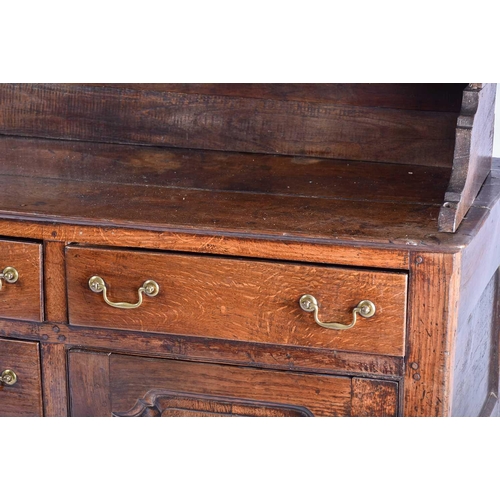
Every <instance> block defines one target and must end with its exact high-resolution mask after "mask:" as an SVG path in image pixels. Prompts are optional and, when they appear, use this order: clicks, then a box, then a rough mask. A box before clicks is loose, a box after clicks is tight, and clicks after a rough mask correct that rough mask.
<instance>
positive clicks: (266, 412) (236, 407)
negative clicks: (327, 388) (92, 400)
mask: <svg viewBox="0 0 500 500" xmlns="http://www.w3.org/2000/svg"><path fill="white" fill-rule="evenodd" d="M313 416H314V415H313V414H312V413H311V412H310V411H309V410H307V409H306V408H304V407H300V406H292V405H287V404H276V403H266V402H260V401H252V400H248V399H237V398H230V397H216V396H205V395H202V394H193V393H181V392H174V391H165V390H161V389H159V390H157V389H153V390H151V391H149V392H148V393H146V394H145V396H144V398H141V399H138V400H137V403H136V404H135V406H134V407H133V408H131V409H130V410H129V411H127V412H122V413H120V412H113V417H313Z"/></svg>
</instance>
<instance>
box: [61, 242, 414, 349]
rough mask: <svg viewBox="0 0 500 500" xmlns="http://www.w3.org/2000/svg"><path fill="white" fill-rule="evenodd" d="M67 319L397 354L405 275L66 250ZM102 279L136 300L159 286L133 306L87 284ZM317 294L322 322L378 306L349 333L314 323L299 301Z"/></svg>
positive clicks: (115, 293) (127, 299) (347, 319)
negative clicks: (142, 290)
mask: <svg viewBox="0 0 500 500" xmlns="http://www.w3.org/2000/svg"><path fill="white" fill-rule="evenodd" d="M66 256H67V274H68V301H69V317H70V323H71V324H72V325H82V326H96V327H103V328H120V329H124V330H139V331H150V332H160V333H172V334H180V335H192V336H200V337H211V338H222V339H228V340H242V341H247V342H260V343H269V344H285V345H298V346H305V347H314V348H329V349H341V350H346V351H355V352H367V353H377V354H386V355H395V356H398V355H399V356H402V355H403V353H404V332H405V322H406V316H405V315H406V279H407V278H406V275H405V274H402V273H401V274H400V273H383V272H374V271H361V270H357V269H342V268H334V267H327V266H323V267H322V266H308V265H297V264H291V263H290V264H282V263H272V262H258V261H245V260H240V259H229V258H212V257H206V256H203V257H200V256H194V255H190V256H186V255H177V254H161V253H152V252H132V251H118V250H116V251H115V250H104V249H94V248H82V247H68V248H67V251H66ZM95 275H98V276H100V277H101V278H102V279H103V280H104V281H105V283H106V284H107V287H108V298H109V300H111V301H114V302H117V301H120V302H129V303H135V302H137V300H138V292H137V290H138V288H139V287H140V286H141V285H142V284H143V282H144V281H146V280H148V279H154V280H155V281H157V283H158V284H159V286H160V292H159V293H158V295H157V296H156V297H146V298H145V299H144V301H143V304H142V305H141V306H140V307H138V308H136V309H127V310H124V309H118V308H114V307H110V306H109V305H107V304H105V302H104V299H103V295H102V294H97V293H94V292H92V291H91V290H90V289H89V285H88V281H89V278H90V277H91V276H95ZM304 294H312V295H314V296H315V298H316V299H317V300H318V304H319V308H320V315H319V317H320V319H322V320H323V321H326V322H338V323H344V324H349V323H351V321H352V311H353V309H354V308H355V307H356V306H357V305H358V303H359V302H360V301H361V300H365V299H368V300H371V301H372V302H373V303H374V304H375V306H376V308H377V312H376V314H375V316H373V317H372V318H369V319H364V318H359V319H358V320H357V323H356V325H355V326H354V327H353V328H351V329H349V330H342V331H338V330H337V331H335V330H330V329H326V328H323V327H321V326H318V325H317V324H316V323H315V321H314V317H313V315H312V314H311V313H308V312H305V311H303V310H302V309H301V307H300V305H299V299H300V297H301V296H302V295H304Z"/></svg>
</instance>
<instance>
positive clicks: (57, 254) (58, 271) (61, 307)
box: [43, 241, 68, 323]
mask: <svg viewBox="0 0 500 500" xmlns="http://www.w3.org/2000/svg"><path fill="white" fill-rule="evenodd" d="M64 247H65V244H64V242H61V241H46V242H45V243H44V246H43V254H44V255H43V271H44V272H43V276H44V297H45V318H46V320H47V321H56V322H60V323H66V322H67V321H68V305H67V301H66V272H65V271H66V269H65V265H64Z"/></svg>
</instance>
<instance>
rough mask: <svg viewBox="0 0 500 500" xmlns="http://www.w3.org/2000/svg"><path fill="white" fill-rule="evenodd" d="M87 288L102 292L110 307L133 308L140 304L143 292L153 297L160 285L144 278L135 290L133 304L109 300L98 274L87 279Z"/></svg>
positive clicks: (103, 283)
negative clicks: (136, 298) (136, 293)
mask: <svg viewBox="0 0 500 500" xmlns="http://www.w3.org/2000/svg"><path fill="white" fill-rule="evenodd" d="M89 288H90V289H91V290H92V291H93V292H95V293H102V296H103V298H104V302H106V304H108V305H109V306H111V307H116V308H117V309H135V308H137V307H139V306H140V305H141V304H142V299H143V294H145V295H147V296H148V297H155V296H156V295H158V292H159V291H160V285H158V283H156V281H153V280H146V281H145V282H144V283H143V284H142V286H141V287H140V288H139V289H138V290H137V292H138V293H139V300H138V301H137V302H136V303H135V304H131V303H129V302H112V301H111V300H109V299H108V293H107V288H106V283H105V282H104V280H103V279H102V278H101V277H100V276H92V278H90V279H89Z"/></svg>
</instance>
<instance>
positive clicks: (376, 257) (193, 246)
mask: <svg viewBox="0 0 500 500" xmlns="http://www.w3.org/2000/svg"><path fill="white" fill-rule="evenodd" d="M0 234H5V235H6V236H10V237H15V238H34V239H45V240H52V239H54V238H60V239H63V240H64V241H68V242H74V243H82V244H90V245H102V246H108V247H129V248H138V249H149V250H172V251H178V252H189V253H202V254H215V255H231V256H236V257H260V258H264V259H273V260H292V261H298V262H316V263H323V264H337V265H349V266H358V267H361V266H366V267H379V268H386V269H408V244H407V246H406V248H405V247H404V242H399V246H397V245H396V244H393V245H391V246H392V247H393V248H383V247H378V246H376V247H372V246H368V245H365V246H363V245H358V244H352V245H351V246H346V245H344V244H338V243H337V244H326V243H322V242H317V241H316V242H311V241H304V240H302V239H299V240H295V241H294V240H292V239H290V238H286V237H283V236H282V237H281V238H276V239H270V238H264V237H261V238H259V237H249V236H245V235H241V236H227V235H218V236H216V235H210V234H209V235H203V234H202V235H200V234H192V233H188V232H185V233H181V232H176V231H173V232H170V231H160V232H158V231H153V230H147V229H125V228H117V227H99V226H83V225H78V224H59V223H50V222H29V221H19V220H12V219H0ZM467 238H469V237H468V236H467ZM283 248H286V252H284V251H283ZM441 248H443V247H441ZM444 249H446V250H447V251H450V250H454V248H453V247H451V249H450V248H449V247H444Z"/></svg>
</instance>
